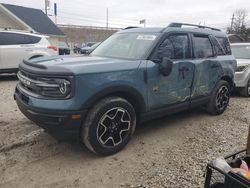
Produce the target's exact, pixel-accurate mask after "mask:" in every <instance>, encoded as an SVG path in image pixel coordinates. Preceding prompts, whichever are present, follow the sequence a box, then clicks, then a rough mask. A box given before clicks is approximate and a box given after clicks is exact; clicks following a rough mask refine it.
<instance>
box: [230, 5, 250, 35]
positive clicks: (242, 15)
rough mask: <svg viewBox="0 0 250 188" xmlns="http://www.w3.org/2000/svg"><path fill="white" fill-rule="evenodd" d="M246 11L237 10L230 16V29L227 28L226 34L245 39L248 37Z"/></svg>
mask: <svg viewBox="0 0 250 188" xmlns="http://www.w3.org/2000/svg"><path fill="white" fill-rule="evenodd" d="M246 25H247V10H246V9H238V10H236V11H235V12H234V13H233V15H232V20H231V27H228V28H227V31H228V33H231V34H238V35H240V36H241V37H243V38H245V39H246V38H247V37H248V35H249V32H248V29H247V26H246Z"/></svg>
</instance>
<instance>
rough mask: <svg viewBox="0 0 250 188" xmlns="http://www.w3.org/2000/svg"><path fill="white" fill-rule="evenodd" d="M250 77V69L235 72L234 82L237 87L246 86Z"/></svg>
mask: <svg viewBox="0 0 250 188" xmlns="http://www.w3.org/2000/svg"><path fill="white" fill-rule="evenodd" d="M249 79H250V69H248V70H245V71H243V72H235V76H234V82H235V86H236V88H240V87H246V86H247V84H248V81H249Z"/></svg>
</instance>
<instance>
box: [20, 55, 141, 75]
mask: <svg viewBox="0 0 250 188" xmlns="http://www.w3.org/2000/svg"><path fill="white" fill-rule="evenodd" d="M139 65H140V61H139V60H125V59H113V58H106V57H94V56H54V57H42V58H36V59H33V60H30V61H28V62H24V63H21V64H20V68H24V69H26V70H27V69H32V70H34V71H33V72H36V73H41V74H57V73H58V74H60V72H63V73H65V72H69V73H72V74H74V75H78V74H87V73H101V72H113V71H124V70H134V69H137V68H138V67H139ZM32 70H27V71H29V72H32Z"/></svg>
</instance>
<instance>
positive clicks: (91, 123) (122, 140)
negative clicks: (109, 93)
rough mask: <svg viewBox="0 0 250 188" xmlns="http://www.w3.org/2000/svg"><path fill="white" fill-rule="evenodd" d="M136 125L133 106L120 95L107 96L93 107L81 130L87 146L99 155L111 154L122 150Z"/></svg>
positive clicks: (82, 138) (83, 140)
mask: <svg viewBox="0 0 250 188" xmlns="http://www.w3.org/2000/svg"><path fill="white" fill-rule="evenodd" d="M135 127H136V113H135V110H134V108H133V106H132V105H131V104H130V103H129V102H128V101H127V100H125V99H123V98H120V97H107V98H104V99H102V100H101V101H99V102H98V103H97V104H96V105H94V106H93V107H92V109H91V110H90V112H89V113H88V115H87V116H86V119H85V122H84V124H83V127H82V130H81V140H82V142H83V143H84V144H85V146H86V147H87V148H88V149H89V150H90V151H92V152H94V153H96V154H98V155H104V156H105V155H111V154H114V153H117V152H119V151H120V150H122V149H123V148H124V147H125V146H126V145H127V143H128V142H129V140H130V139H131V137H132V135H133V133H134V131H135Z"/></svg>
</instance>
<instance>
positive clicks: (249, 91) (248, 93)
mask: <svg viewBox="0 0 250 188" xmlns="http://www.w3.org/2000/svg"><path fill="white" fill-rule="evenodd" d="M240 94H241V95H242V96H244V97H250V79H249V80H248V83H247V85H246V87H244V88H243V89H241V90H240Z"/></svg>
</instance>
